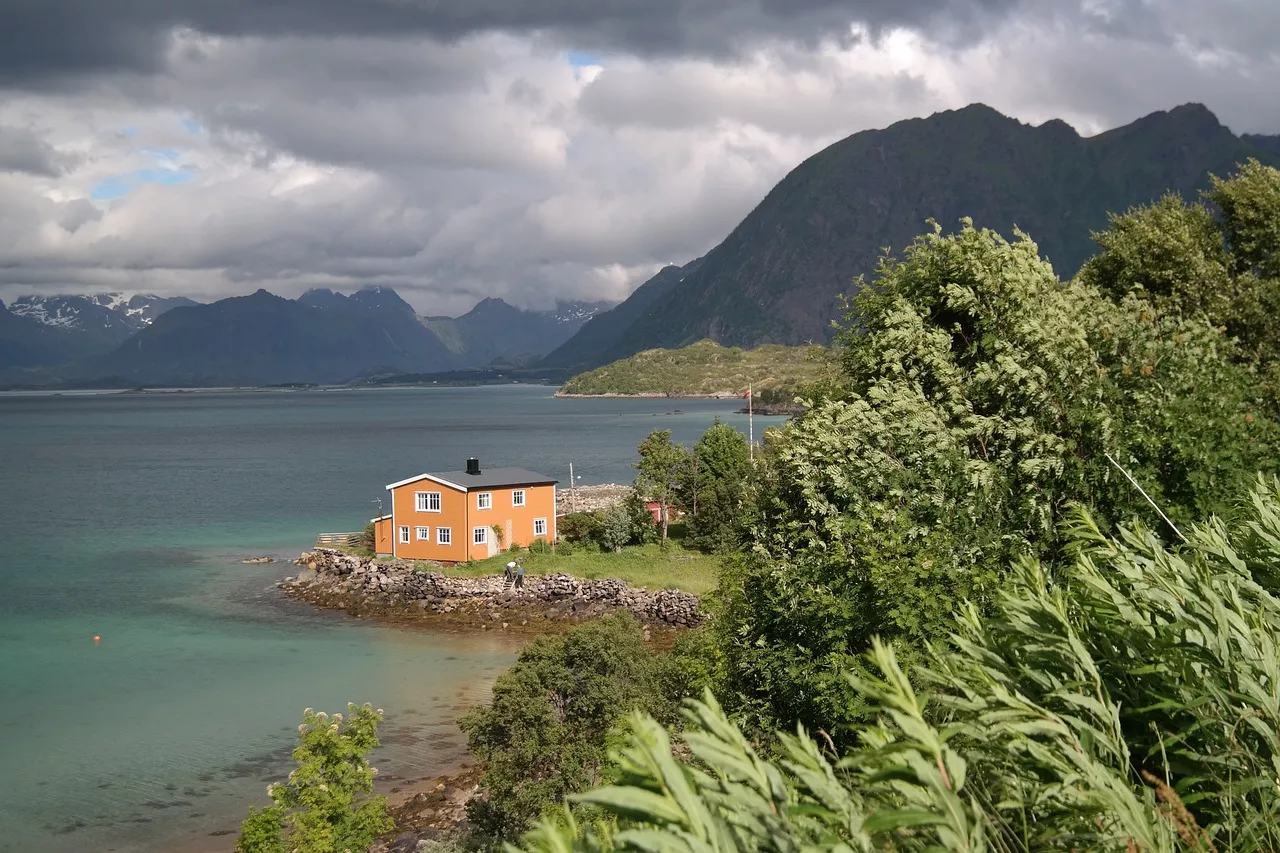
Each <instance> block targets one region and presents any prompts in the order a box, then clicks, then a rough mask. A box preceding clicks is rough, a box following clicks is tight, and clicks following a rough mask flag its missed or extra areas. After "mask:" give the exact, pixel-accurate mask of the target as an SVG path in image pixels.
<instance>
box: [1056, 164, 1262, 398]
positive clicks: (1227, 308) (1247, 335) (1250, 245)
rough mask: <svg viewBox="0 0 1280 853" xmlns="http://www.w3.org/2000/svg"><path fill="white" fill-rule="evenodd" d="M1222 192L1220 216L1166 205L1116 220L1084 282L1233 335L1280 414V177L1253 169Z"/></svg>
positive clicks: (1212, 198)
mask: <svg viewBox="0 0 1280 853" xmlns="http://www.w3.org/2000/svg"><path fill="white" fill-rule="evenodd" d="M1212 184H1213V185H1212V188H1211V189H1210V191H1209V192H1207V193H1205V198H1206V201H1207V202H1208V203H1209V204H1210V205H1211V206H1212V209H1211V208H1210V207H1209V206H1206V205H1203V204H1187V203H1185V202H1183V201H1182V200H1181V199H1180V198H1178V197H1176V196H1166V197H1165V198H1163V199H1161V200H1160V201H1159V202H1158V203H1157V204H1154V205H1151V206H1148V207H1137V208H1132V209H1130V210H1129V211H1128V212H1126V213H1125V214H1123V215H1121V216H1113V217H1112V218H1111V227H1110V229H1109V230H1108V231H1106V232H1104V233H1102V234H1095V235H1094V239H1095V240H1096V241H1097V242H1098V244H1099V246H1100V247H1101V251H1100V252H1099V254H1098V255H1097V257H1095V258H1093V259H1092V260H1091V261H1089V262H1088V263H1087V264H1086V265H1085V267H1084V269H1083V270H1082V271H1081V279H1082V280H1083V281H1085V282H1086V283H1088V284H1092V285H1094V286H1096V287H1098V288H1099V289H1100V290H1102V291H1103V292H1104V293H1106V294H1108V295H1109V296H1111V297H1112V299H1114V300H1116V301H1117V302H1119V301H1121V300H1123V299H1125V298H1126V297H1128V296H1130V295H1134V296H1137V297H1140V298H1142V299H1145V300H1147V301H1149V302H1150V303H1151V304H1152V305H1154V306H1155V307H1156V308H1157V309H1159V310H1160V311H1161V312H1164V313H1171V314H1178V315H1182V316H1184V317H1187V318H1192V319H1198V320H1201V321H1203V322H1207V323H1209V324H1211V325H1214V326H1221V327H1223V328H1224V329H1225V330H1226V332H1227V333H1228V334H1229V335H1230V336H1232V337H1233V338H1235V339H1236V340H1237V341H1238V344H1239V347H1240V349H1239V351H1238V352H1234V353H1228V354H1229V355H1231V356H1233V357H1235V358H1236V359H1237V360H1239V361H1243V362H1245V363H1247V364H1249V365H1252V366H1255V367H1256V368H1257V369H1258V370H1259V371H1261V372H1262V374H1263V375H1264V376H1266V377H1267V388H1268V392H1269V395H1270V397H1271V398H1272V405H1273V406H1274V407H1275V408H1277V409H1280V400H1278V399H1277V398H1280V393H1278V392H1280V171H1277V170H1276V169H1273V168H1270V167H1268V166H1264V165H1262V164H1260V163H1259V162H1258V161H1256V160H1250V161H1249V162H1248V163H1246V164H1245V165H1243V166H1241V167H1240V168H1239V169H1238V171H1237V172H1236V173H1235V174H1234V175H1232V176H1231V177H1229V178H1226V179H1222V178H1217V177H1214V178H1213V179H1212Z"/></svg>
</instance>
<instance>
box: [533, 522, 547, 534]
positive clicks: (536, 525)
mask: <svg viewBox="0 0 1280 853" xmlns="http://www.w3.org/2000/svg"><path fill="white" fill-rule="evenodd" d="M533 535H534V536H546V535H547V520H546V519H545V518H535V519H534V520H533Z"/></svg>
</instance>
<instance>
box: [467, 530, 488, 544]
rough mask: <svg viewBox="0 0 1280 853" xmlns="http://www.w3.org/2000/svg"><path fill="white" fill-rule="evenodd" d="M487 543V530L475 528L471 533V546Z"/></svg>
mask: <svg viewBox="0 0 1280 853" xmlns="http://www.w3.org/2000/svg"><path fill="white" fill-rule="evenodd" d="M488 542H489V528H487V527H477V528H476V529H475V530H472V531H471V543H472V544H473V545H485V544H488Z"/></svg>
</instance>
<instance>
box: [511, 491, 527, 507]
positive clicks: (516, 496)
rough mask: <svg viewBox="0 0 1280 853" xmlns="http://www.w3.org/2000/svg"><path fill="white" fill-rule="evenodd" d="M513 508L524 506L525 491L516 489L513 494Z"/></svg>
mask: <svg viewBox="0 0 1280 853" xmlns="http://www.w3.org/2000/svg"><path fill="white" fill-rule="evenodd" d="M511 505H512V506H524V489H516V490H515V491H514V492H512V493H511Z"/></svg>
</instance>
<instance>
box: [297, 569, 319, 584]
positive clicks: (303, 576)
mask: <svg viewBox="0 0 1280 853" xmlns="http://www.w3.org/2000/svg"><path fill="white" fill-rule="evenodd" d="M316 577H317V573H316V571H315V570H314V569H303V570H302V571H300V572H298V583H305V584H309V583H311V582H313V581H314V580H315V579H316Z"/></svg>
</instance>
